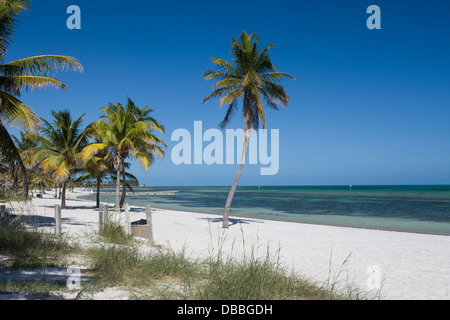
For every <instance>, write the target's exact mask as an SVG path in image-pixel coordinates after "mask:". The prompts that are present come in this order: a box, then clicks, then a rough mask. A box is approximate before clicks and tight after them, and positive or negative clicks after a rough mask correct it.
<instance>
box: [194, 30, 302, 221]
mask: <svg viewBox="0 0 450 320" xmlns="http://www.w3.org/2000/svg"><path fill="white" fill-rule="evenodd" d="M255 37H256V38H255ZM273 46H274V45H273V44H271V45H269V46H267V47H266V48H264V49H261V48H260V47H259V35H258V36H256V35H255V34H251V35H248V34H247V33H246V32H245V31H242V33H241V36H240V38H239V39H235V38H232V44H231V55H232V63H229V62H227V61H225V60H223V59H218V58H211V60H212V62H213V63H215V64H216V65H217V70H216V71H213V70H211V69H208V70H207V71H206V72H205V74H204V79H205V80H215V81H217V82H216V83H215V84H214V86H213V92H212V93H211V94H210V95H208V96H207V97H206V98H205V99H204V100H203V103H205V102H206V101H208V100H210V99H213V98H220V100H219V105H220V107H223V106H224V105H228V110H227V113H226V115H225V118H224V120H223V121H222V122H221V123H220V127H221V128H222V129H225V128H226V126H227V125H228V124H229V122H230V120H231V119H232V117H233V115H234V113H235V111H236V110H237V109H238V104H239V101H241V100H242V115H243V120H244V133H245V140H244V150H243V153H242V160H241V163H240V167H239V170H238V172H237V174H236V177H235V179H234V182H233V185H232V187H231V190H230V192H229V194H228V198H227V202H226V204H225V211H224V216H223V228H225V229H227V228H228V221H229V213H230V207H231V203H232V201H233V196H234V193H235V192H236V187H237V185H238V183H239V179H240V177H241V174H242V170H243V168H244V164H245V159H246V157H247V152H248V147H249V143H250V133H251V130H252V129H255V130H258V129H259V126H260V123H262V124H263V127H264V129H265V128H266V112H265V109H264V104H263V102H264V103H265V104H266V105H267V106H268V107H269V108H272V109H275V110H278V105H282V106H283V107H287V105H288V104H289V97H288V95H287V93H286V91H285V89H284V87H283V86H282V85H280V84H279V82H280V81H281V80H282V79H284V78H291V79H294V77H293V76H291V75H289V74H287V73H282V72H278V71H277V70H276V68H275V66H274V65H273V64H272V60H271V58H270V56H269V54H268V51H269V50H270V48H272V47H273Z"/></svg>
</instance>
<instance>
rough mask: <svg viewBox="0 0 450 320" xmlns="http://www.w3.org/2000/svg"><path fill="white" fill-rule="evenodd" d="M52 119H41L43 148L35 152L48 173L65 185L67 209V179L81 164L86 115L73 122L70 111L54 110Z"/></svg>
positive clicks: (63, 201) (63, 198)
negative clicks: (83, 128) (83, 127)
mask: <svg viewBox="0 0 450 320" xmlns="http://www.w3.org/2000/svg"><path fill="white" fill-rule="evenodd" d="M52 115H53V118H54V120H53V122H49V121H47V120H44V119H42V122H43V127H42V129H41V131H42V134H41V135H39V136H37V138H38V139H39V141H40V143H41V145H42V147H40V148H39V149H38V150H37V151H36V153H35V155H34V156H35V160H36V161H39V162H40V165H41V168H42V170H43V171H44V172H45V173H51V175H52V177H53V179H54V180H55V181H57V182H59V183H61V184H62V193H61V208H63V209H64V208H66V188H67V182H68V181H69V178H70V177H71V175H72V173H73V171H74V169H76V168H77V167H79V166H81V150H82V149H83V147H84V146H85V145H86V143H87V136H86V134H85V132H84V131H82V130H81V125H82V122H83V117H84V115H82V116H81V117H79V118H78V119H77V120H75V121H73V120H72V116H71V115H70V112H69V111H60V112H55V111H52Z"/></svg>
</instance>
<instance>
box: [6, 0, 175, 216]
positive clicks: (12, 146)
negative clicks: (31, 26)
mask: <svg viewBox="0 0 450 320" xmlns="http://www.w3.org/2000/svg"><path fill="white" fill-rule="evenodd" d="M28 8H29V1H28V0H1V1H0V175H3V176H4V177H5V179H4V181H5V182H8V179H7V178H6V177H9V178H10V181H11V182H10V183H12V184H13V185H14V187H15V188H16V189H17V187H18V186H19V185H20V186H21V187H22V189H23V195H24V197H25V199H26V198H27V196H28V194H29V186H30V183H37V184H38V185H39V186H40V188H41V189H44V187H48V186H49V185H51V184H54V185H56V186H57V187H58V186H60V187H61V192H60V197H61V206H62V208H65V207H66V199H65V198H66V189H67V186H68V183H69V182H70V181H73V180H74V179H75V178H77V180H78V181H82V180H84V179H87V178H89V177H90V178H94V179H95V180H96V181H97V186H98V188H97V191H98V190H99V186H100V183H101V182H102V181H104V179H106V178H107V177H113V178H115V179H116V194H117V196H116V208H117V209H118V210H119V209H120V208H121V207H122V206H123V204H124V201H125V196H126V189H127V188H126V186H127V178H128V179H129V180H130V179H131V180H136V179H135V178H134V177H133V176H132V175H130V174H128V173H127V172H126V169H127V168H128V167H129V164H128V163H127V162H126V159H128V158H135V159H137V160H138V161H139V162H140V163H141V164H142V166H143V167H144V169H146V170H148V168H149V166H150V165H151V164H152V162H153V160H154V158H155V157H163V156H164V149H165V148H166V147H167V146H166V144H165V143H164V141H162V140H161V139H159V138H158V137H156V135H155V133H156V132H160V133H164V126H162V125H161V124H160V123H159V122H158V121H157V120H156V119H155V118H153V117H152V116H151V113H152V112H153V111H154V110H153V109H150V108H149V107H144V108H138V107H137V106H136V105H135V103H134V102H133V101H132V100H131V99H128V101H127V104H126V105H125V106H123V105H122V104H120V103H118V104H112V103H110V104H109V105H108V107H104V108H102V110H103V111H104V115H103V116H102V117H101V119H100V120H98V121H96V122H94V123H91V124H89V125H88V126H87V127H86V128H82V123H83V118H84V115H82V116H80V117H79V118H77V119H75V120H74V119H73V118H72V115H71V114H70V112H69V111H59V112H56V111H52V117H53V119H52V120H51V121H47V120H45V119H42V118H40V117H39V116H38V115H36V113H34V112H33V110H31V108H29V107H28V106H27V105H25V104H24V103H23V102H22V101H20V95H21V93H23V92H28V91H31V90H35V89H43V88H47V87H56V88H61V89H66V85H65V84H64V83H62V82H60V81H59V80H57V79H55V78H54V77H53V76H54V74H55V73H56V72H57V71H58V70H65V69H70V70H73V71H80V72H82V71H83V67H82V65H81V64H80V63H79V62H78V61H77V60H76V59H74V58H72V57H68V56H61V55H42V56H36V57H31V58H26V59H21V60H17V61H13V62H9V63H5V62H4V60H5V56H6V52H7V49H8V47H9V46H10V45H11V43H12V39H13V35H14V29H15V27H16V25H17V23H18V20H17V15H18V14H19V13H20V12H22V11H24V10H28ZM7 127H15V128H18V129H20V130H21V133H20V139H19V138H17V137H15V136H13V135H11V134H9V132H8V130H7ZM121 183H122V197H121V198H120V193H119V192H120V185H121ZM98 200H99V198H98V193H97V206H98Z"/></svg>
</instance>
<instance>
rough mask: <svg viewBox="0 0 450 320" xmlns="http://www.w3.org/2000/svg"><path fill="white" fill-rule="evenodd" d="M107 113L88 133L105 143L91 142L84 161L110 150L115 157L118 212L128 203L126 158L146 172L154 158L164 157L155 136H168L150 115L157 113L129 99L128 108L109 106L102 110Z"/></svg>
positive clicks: (158, 139)
mask: <svg viewBox="0 0 450 320" xmlns="http://www.w3.org/2000/svg"><path fill="white" fill-rule="evenodd" d="M101 109H102V110H103V112H104V113H105V115H104V116H102V118H103V119H100V120H98V121H96V122H94V123H92V124H91V125H90V126H89V127H88V129H87V131H88V132H89V133H90V134H92V136H93V137H96V138H100V139H101V140H102V142H100V143H92V144H90V145H88V146H87V147H86V148H84V150H83V159H84V160H86V159H89V158H90V157H92V156H94V155H95V154H97V153H98V152H100V151H106V150H108V152H109V153H111V154H112V155H113V156H114V168H115V170H116V172H117V174H116V210H117V211H120V208H121V207H122V206H123V204H124V202H125V196H126V174H125V159H127V158H134V159H137V160H138V161H139V163H140V164H141V165H142V167H143V168H144V169H145V170H148V168H149V167H150V165H151V164H152V163H153V161H154V158H155V156H156V157H159V158H164V153H165V152H164V147H165V148H167V145H166V144H165V143H164V141H163V140H161V139H160V138H158V137H157V136H156V135H155V133H156V132H160V133H165V130H164V126H163V125H161V124H160V123H159V122H158V121H157V120H156V119H155V118H153V117H152V116H151V113H152V112H153V111H154V110H153V109H150V108H149V107H148V106H146V107H144V108H141V109H139V108H138V107H136V105H135V103H134V102H133V101H132V100H131V99H128V101H127V104H126V106H123V105H122V104H120V103H118V104H113V103H110V104H109V105H108V107H104V108H101ZM121 175H122V199H120V176H121Z"/></svg>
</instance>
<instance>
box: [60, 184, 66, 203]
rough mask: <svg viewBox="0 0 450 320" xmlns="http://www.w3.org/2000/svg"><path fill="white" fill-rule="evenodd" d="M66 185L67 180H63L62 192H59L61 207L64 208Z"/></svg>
mask: <svg viewBox="0 0 450 320" xmlns="http://www.w3.org/2000/svg"><path fill="white" fill-rule="evenodd" d="M66 186H67V181H64V182H63V183H62V192H61V194H60V196H61V209H65V208H66Z"/></svg>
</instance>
